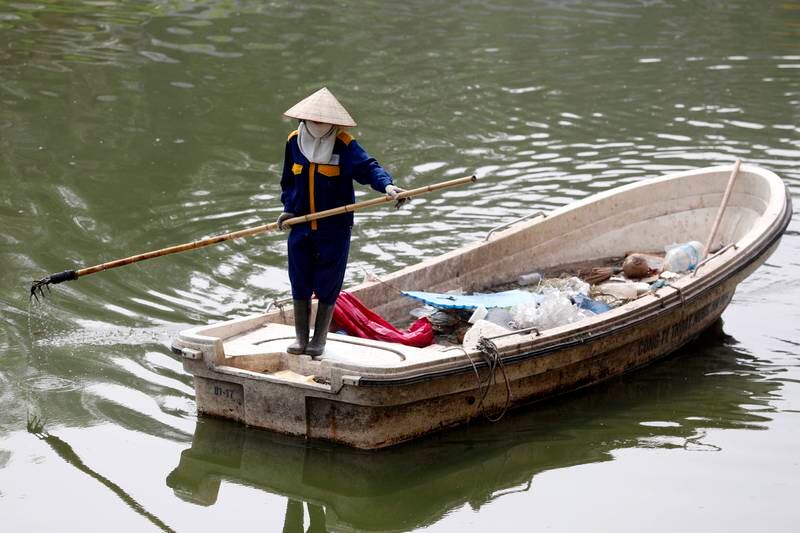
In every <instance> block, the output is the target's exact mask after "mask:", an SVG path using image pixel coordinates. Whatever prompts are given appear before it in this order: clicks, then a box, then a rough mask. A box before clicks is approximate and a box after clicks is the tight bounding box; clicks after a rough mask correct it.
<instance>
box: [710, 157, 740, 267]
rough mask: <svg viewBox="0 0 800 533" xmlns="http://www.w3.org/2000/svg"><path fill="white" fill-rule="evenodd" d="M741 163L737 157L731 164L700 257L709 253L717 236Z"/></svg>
mask: <svg viewBox="0 0 800 533" xmlns="http://www.w3.org/2000/svg"><path fill="white" fill-rule="evenodd" d="M741 164H742V160H741V159H737V160H736V162H735V163H734V164H733V170H732V171H731V177H730V178H728V186H727V187H726V188H725V194H723V195H722V203H721V204H720V206H719V210H718V211H717V218H715V219H714V225H713V226H711V233H709V235H708V240H707V241H706V249H705V251H704V252H703V257H701V258H700V259H701V260H702V259H705V258H706V256H707V255H708V254H710V253H711V245H712V244H714V238H715V237H716V236H717V231H718V230H719V225H720V223H721V222H722V215H724V214H725V208H727V207H728V200H730V198H731V192H732V191H733V184H734V183H735V182H736V176H738V175H739V165H741Z"/></svg>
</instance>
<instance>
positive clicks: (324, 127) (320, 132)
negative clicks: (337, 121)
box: [306, 120, 333, 139]
mask: <svg viewBox="0 0 800 533" xmlns="http://www.w3.org/2000/svg"><path fill="white" fill-rule="evenodd" d="M306 128H307V129H308V133H310V134H311V135H312V136H313V137H314V138H315V139H319V138H320V137H325V135H327V134H328V133H330V131H331V130H332V129H333V125H332V124H325V123H323V122H314V121H312V120H306Z"/></svg>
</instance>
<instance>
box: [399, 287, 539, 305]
mask: <svg viewBox="0 0 800 533" xmlns="http://www.w3.org/2000/svg"><path fill="white" fill-rule="evenodd" d="M403 294H404V295H405V296H409V297H411V298H414V299H415V300H420V301H422V302H425V303H426V304H428V305H430V306H432V307H436V308H437V309H466V310H472V309H477V308H478V307H480V306H483V307H485V308H486V309H492V308H493V307H514V306H515V305H517V304H520V303H523V302H539V301H540V300H541V299H542V295H541V294H536V293H532V292H528V291H521V290H519V289H514V290H511V291H504V292H491V293H485V294H481V293H479V294H447V293H438V292H421V291H405V292H403Z"/></svg>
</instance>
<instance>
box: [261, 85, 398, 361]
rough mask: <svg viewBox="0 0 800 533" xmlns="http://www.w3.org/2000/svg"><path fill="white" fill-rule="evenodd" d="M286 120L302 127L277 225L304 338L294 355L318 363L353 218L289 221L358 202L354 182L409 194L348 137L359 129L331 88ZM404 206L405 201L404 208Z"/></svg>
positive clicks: (290, 145) (292, 142) (287, 160)
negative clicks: (283, 237)
mask: <svg viewBox="0 0 800 533" xmlns="http://www.w3.org/2000/svg"><path fill="white" fill-rule="evenodd" d="M284 115H286V116H287V117H290V118H295V119H298V120H300V124H299V126H298V128H297V129H296V130H295V131H293V132H292V133H291V134H290V135H289V139H288V140H287V142H286V152H285V155H284V161H283V174H282V176H281V191H282V192H281V202H282V203H283V213H281V214H280V216H279V217H278V220H277V223H278V227H279V228H280V229H282V230H285V229H290V232H289V238H288V244H289V280H290V281H291V283H292V299H293V301H294V328H295V334H296V337H297V338H296V340H295V342H294V343H293V344H291V345H290V346H289V347H288V348H287V351H288V352H289V353H292V354H302V353H305V354H308V355H312V356H316V355H321V354H322V352H323V351H324V350H325V341H326V339H327V336H328V328H329V327H330V323H331V318H332V317H333V308H334V305H335V304H336V298H337V297H338V296H339V292H340V291H341V289H342V282H343V281H344V272H345V268H346V266H347V254H348V252H349V250H350V230H351V227H352V225H353V213H344V214H341V215H337V216H332V217H328V218H323V219H320V220H316V221H312V222H305V223H302V224H296V225H292V227H291V228H287V227H286V226H285V224H284V221H286V220H288V219H290V218H292V217H294V216H301V215H306V214H309V213H315V212H317V211H324V210H326V209H333V208H336V207H340V206H343V205H347V204H351V203H353V202H354V201H355V193H354V190H353V180H355V181H357V182H358V183H361V184H362V185H370V186H371V187H372V188H373V189H375V190H376V191H378V192H380V193H385V194H387V195H388V196H390V197H392V198H396V197H397V195H398V194H400V193H401V192H403V189H401V188H400V187H397V186H395V185H394V184H393V183H392V177H391V176H390V175H389V173H388V172H386V170H384V169H383V168H382V167H381V166H380V165H379V164H378V162H377V161H376V160H375V159H374V158H372V157H370V156H369V154H367V152H366V151H365V150H364V149H363V148H362V147H361V146H360V145H359V144H358V142H357V141H356V140H355V139H354V138H353V137H352V136H351V135H350V134H349V133H347V132H346V131H344V128H348V127H352V126H355V125H356V123H355V121H354V120H353V118H352V117H351V116H350V114H349V113H348V112H347V110H346V109H345V108H344V106H342V104H340V103H339V101H338V100H337V99H336V97H334V96H333V94H332V93H331V92H330V91H329V90H328V89H327V88H324V87H323V88H322V89H320V90H319V91H317V92H315V93H314V94H312V95H311V96H309V97H307V98H305V99H304V100H301V101H300V102H298V103H297V104H296V105H294V106H293V107H292V108H290V109H289V110H288V111H286V112H285V113H284ZM402 202H403V200H399V201H398V202H397V204H396V205H397V207H399V206H400V204H402ZM312 295H316V296H317V299H318V303H317V317H316V319H315V322H314V337H313V338H312V339H311V342H309V340H308V334H309V322H310V320H311V297H312Z"/></svg>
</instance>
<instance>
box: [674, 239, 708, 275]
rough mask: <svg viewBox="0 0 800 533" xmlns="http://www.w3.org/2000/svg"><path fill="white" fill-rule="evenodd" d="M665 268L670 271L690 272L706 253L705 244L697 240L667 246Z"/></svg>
mask: <svg viewBox="0 0 800 533" xmlns="http://www.w3.org/2000/svg"><path fill="white" fill-rule="evenodd" d="M666 251H667V255H666V257H664V270H669V271H670V272H688V271H689V270H692V269H694V268H695V267H696V266H697V264H698V263H699V262H700V261H701V260H702V259H703V255H705V246H703V245H702V244H700V243H699V242H697V241H691V242H687V243H683V244H677V245H675V246H672V247H668V248H666Z"/></svg>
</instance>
